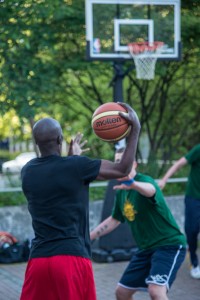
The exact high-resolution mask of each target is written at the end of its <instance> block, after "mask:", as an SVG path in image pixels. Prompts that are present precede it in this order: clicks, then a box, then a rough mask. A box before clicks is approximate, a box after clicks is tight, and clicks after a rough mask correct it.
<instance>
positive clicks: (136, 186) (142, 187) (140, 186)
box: [114, 180, 156, 198]
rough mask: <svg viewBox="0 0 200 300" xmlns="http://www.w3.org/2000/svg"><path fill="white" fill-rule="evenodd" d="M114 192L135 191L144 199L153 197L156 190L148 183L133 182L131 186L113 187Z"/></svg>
mask: <svg viewBox="0 0 200 300" xmlns="http://www.w3.org/2000/svg"><path fill="white" fill-rule="evenodd" d="M114 190H135V191H137V192H138V193H139V194H141V195H143V196H144V197H147V198H151V197H153V196H154V195H155V193H156V189H155V187H154V186H153V184H151V183H149V182H141V181H135V180H134V181H133V182H132V183H131V184H129V185H127V184H120V185H115V186H114Z"/></svg>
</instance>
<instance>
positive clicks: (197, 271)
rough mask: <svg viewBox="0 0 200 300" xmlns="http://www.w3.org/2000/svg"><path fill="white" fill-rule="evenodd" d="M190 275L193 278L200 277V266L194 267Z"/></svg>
mask: <svg viewBox="0 0 200 300" xmlns="http://www.w3.org/2000/svg"><path fill="white" fill-rule="evenodd" d="M190 275H191V277H192V278H195V279H200V267H199V266H197V267H192V269H191V270H190Z"/></svg>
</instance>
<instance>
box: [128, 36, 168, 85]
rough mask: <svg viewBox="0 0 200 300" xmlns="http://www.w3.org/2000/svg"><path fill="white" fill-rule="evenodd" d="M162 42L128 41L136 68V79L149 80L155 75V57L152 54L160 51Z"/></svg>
mask: <svg viewBox="0 0 200 300" xmlns="http://www.w3.org/2000/svg"><path fill="white" fill-rule="evenodd" d="M163 44H164V43H163V42H153V43H151V44H150V43H148V42H140V43H130V44H128V48H129V51H130V54H131V56H132V58H133V60H134V63H135V68H136V77H137V78H138V79H146V80H151V79H154V77H155V65H156V61H157V57H154V55H153V54H158V53H160V52H161V51H162V47H163Z"/></svg>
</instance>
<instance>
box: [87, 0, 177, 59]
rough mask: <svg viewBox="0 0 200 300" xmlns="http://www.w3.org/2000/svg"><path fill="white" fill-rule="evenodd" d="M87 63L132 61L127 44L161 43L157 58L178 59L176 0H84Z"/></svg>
mask: <svg viewBox="0 0 200 300" xmlns="http://www.w3.org/2000/svg"><path fill="white" fill-rule="evenodd" d="M85 4H86V40H87V58H88V59H89V60H111V61H115V60H116V61H117V60H127V59H132V58H131V55H130V53H129V49H128V44H129V43H132V42H149V43H153V42H155V41H158V42H163V47H162V51H159V53H155V54H153V55H154V56H155V57H157V58H158V59H165V60H168V59H170V60H178V59H180V56H181V38H180V0H86V2H85Z"/></svg>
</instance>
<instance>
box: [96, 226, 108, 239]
mask: <svg viewBox="0 0 200 300" xmlns="http://www.w3.org/2000/svg"><path fill="white" fill-rule="evenodd" d="M107 228H108V225H106V224H105V225H104V226H102V227H100V228H99V230H98V231H97V236H98V237H100V236H101V234H102V233H103V232H104V231H105V230H106V229H107Z"/></svg>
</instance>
